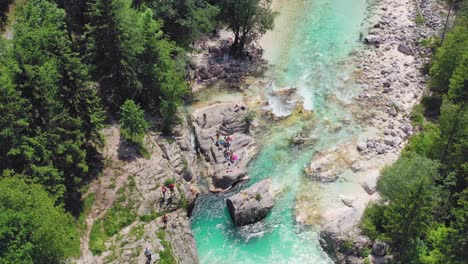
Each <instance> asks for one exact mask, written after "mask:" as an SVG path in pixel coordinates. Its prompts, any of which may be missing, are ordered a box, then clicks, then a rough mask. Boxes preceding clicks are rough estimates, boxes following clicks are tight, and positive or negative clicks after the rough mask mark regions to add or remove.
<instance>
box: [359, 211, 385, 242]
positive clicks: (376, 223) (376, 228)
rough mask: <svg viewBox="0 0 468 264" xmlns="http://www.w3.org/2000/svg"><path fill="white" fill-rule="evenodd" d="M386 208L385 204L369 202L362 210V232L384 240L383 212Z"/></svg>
mask: <svg viewBox="0 0 468 264" xmlns="http://www.w3.org/2000/svg"><path fill="white" fill-rule="evenodd" d="M386 208H387V207H386V206H385V205H381V204H379V203H371V204H369V206H367V208H366V210H365V211H364V215H363V217H362V220H361V225H360V227H361V230H362V231H363V232H364V234H365V235H366V236H368V237H369V238H371V239H373V240H375V239H377V238H379V239H382V240H384V237H383V236H382V235H383V234H384V233H385V228H384V225H385V224H386V219H385V216H384V212H385V209H386Z"/></svg>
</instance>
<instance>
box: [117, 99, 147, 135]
mask: <svg viewBox="0 0 468 264" xmlns="http://www.w3.org/2000/svg"><path fill="white" fill-rule="evenodd" d="M120 125H121V126H122V134H123V136H124V138H125V139H127V140H129V141H131V142H135V143H140V142H141V140H142V138H143V136H144V133H145V131H146V129H148V127H149V124H148V122H147V121H146V119H145V112H144V111H143V109H141V107H140V106H139V105H137V104H135V102H133V100H127V101H125V103H124V104H123V105H122V107H121V108H120Z"/></svg>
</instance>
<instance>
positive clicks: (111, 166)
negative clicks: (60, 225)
mask: <svg viewBox="0 0 468 264" xmlns="http://www.w3.org/2000/svg"><path fill="white" fill-rule="evenodd" d="M103 134H104V135H105V136H106V148H105V151H104V157H105V162H106V163H107V164H106V168H105V169H104V172H103V175H102V176H101V177H99V178H97V179H95V180H94V181H93V182H92V183H91V184H90V188H89V190H88V192H87V193H86V194H85V195H84V197H86V196H87V195H89V194H91V193H95V194H96V199H95V201H94V204H93V206H92V208H91V211H90V212H89V214H88V215H87V216H86V231H85V232H84V234H83V235H82V237H81V257H80V259H79V260H78V261H77V263H83V264H85V263H86V264H89V263H102V259H101V258H100V257H97V256H93V254H92V252H91V251H90V250H89V239H90V235H91V229H92V227H93V225H94V223H95V222H96V221H97V220H98V219H100V218H102V217H103V216H104V214H105V213H106V212H107V210H108V209H110V208H111V207H112V205H113V204H114V201H115V200H116V199H117V192H118V190H119V189H120V188H121V187H123V186H124V185H125V183H126V182H127V179H128V176H129V174H130V173H129V172H128V171H125V170H124V169H123V168H122V167H123V165H124V162H122V161H120V160H119V159H118V148H119V143H120V131H119V128H118V126H117V125H112V126H111V127H109V128H108V129H106V130H105V131H104V133H103Z"/></svg>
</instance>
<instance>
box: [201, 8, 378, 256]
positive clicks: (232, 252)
mask: <svg viewBox="0 0 468 264" xmlns="http://www.w3.org/2000/svg"><path fill="white" fill-rule="evenodd" d="M278 1H280V2H282V4H281V5H280V6H279V7H278V9H279V12H280V15H279V17H278V20H277V21H278V22H277V24H276V29H275V32H273V33H272V36H273V37H274V38H275V40H274V41H273V42H271V44H270V45H271V46H272V47H268V48H269V49H270V50H268V51H267V53H268V56H267V57H268V60H269V62H270V63H271V64H273V65H274V66H273V67H271V68H270V70H269V71H268V73H266V76H264V77H262V79H263V82H258V83H259V84H258V86H259V87H257V90H263V91H264V92H263V94H265V93H266V94H268V91H271V90H275V89H279V88H284V87H292V86H294V87H296V88H297V91H298V94H299V95H300V97H301V98H302V102H303V106H304V108H305V109H307V110H311V111H312V112H313V113H314V114H313V118H300V117H299V118H296V119H294V120H293V121H290V122H286V121H285V122H278V123H274V124H271V125H269V126H267V129H266V130H265V131H263V132H262V136H261V138H257V142H258V144H259V149H260V151H259V154H258V155H257V157H256V158H255V159H254V160H253V161H252V162H251V164H250V165H249V171H248V175H249V177H250V180H249V181H248V182H246V183H243V184H240V185H238V186H236V187H235V188H234V189H233V190H231V191H230V192H228V193H224V194H205V195H201V196H200V197H199V199H197V203H196V205H195V208H194V210H193V214H192V229H193V233H194V236H195V240H196V244H197V249H198V254H199V258H200V263H202V264H212V263H213V264H214V263H216V264H224V263H232V264H236V263H242V264H244V263H245V264H250V263H256V264H263V263H315V264H321V263H331V261H330V259H329V258H328V256H327V255H326V254H325V253H324V252H323V251H322V249H321V248H320V245H319V242H318V232H317V226H316V225H310V226H304V225H301V224H298V223H297V222H296V220H295V205H296V199H297V197H298V196H299V195H300V194H301V192H304V191H309V192H316V199H317V201H319V202H316V203H313V202H311V204H312V205H314V206H316V208H312V209H314V210H318V211H320V208H321V207H323V206H326V204H324V203H322V202H320V199H321V197H323V196H326V194H324V193H321V192H320V191H321V189H320V188H310V189H309V190H307V189H306V190H304V186H307V184H306V182H307V181H309V180H308V179H306V177H305V176H304V167H305V166H307V165H308V164H309V163H310V160H311V158H312V157H313V155H314V153H315V152H316V151H318V150H321V149H325V148H330V147H333V146H334V145H336V144H338V143H339V142H342V141H343V140H346V139H349V137H351V136H353V135H356V134H358V133H359V129H360V128H359V125H358V124H357V122H354V121H353V119H352V116H351V114H350V111H349V109H347V105H348V104H349V103H350V102H351V100H352V97H353V96H354V95H355V94H356V93H357V92H358V90H359V89H358V88H357V86H356V85H354V84H353V82H352V81H351V74H352V71H353V70H354V69H355V68H354V65H353V63H352V60H351V59H349V57H350V53H352V52H353V51H354V50H356V49H359V48H361V45H360V44H359V43H360V42H359V36H360V32H362V30H363V27H364V26H363V23H364V21H365V18H366V16H367V8H368V6H369V3H368V2H367V1H366V0H282V1H281V0H278ZM283 10H285V11H284V13H282V12H283ZM275 33H277V34H275ZM275 45H277V47H275ZM261 85H263V86H261ZM265 91H266V92H265ZM265 97H266V100H269V102H270V104H269V105H270V108H271V110H272V112H273V113H275V114H277V115H285V111H287V110H285V109H286V108H285V107H284V106H283V105H281V102H278V101H276V100H275V98H268V96H265ZM298 134H300V135H301V136H303V137H309V138H313V139H314V144H313V145H311V146H308V147H303V148H301V147H297V146H294V145H292V144H290V139H291V138H292V137H294V136H297V135H298ZM267 177H270V178H271V179H272V182H273V186H274V189H275V191H276V192H278V193H279V194H278V196H277V198H276V204H275V207H274V208H273V209H272V211H271V213H270V214H269V215H268V216H267V218H266V219H265V220H264V221H261V222H259V223H257V224H254V225H251V226H246V227H241V228H236V227H234V225H233V224H232V222H231V219H230V217H229V213H228V211H227V209H226V205H225V202H224V199H225V198H226V197H227V196H230V195H232V194H233V193H235V192H237V191H239V190H240V189H242V188H245V187H248V186H250V185H252V184H254V183H255V182H258V181H260V180H262V179H264V178H267ZM322 191H323V189H322Z"/></svg>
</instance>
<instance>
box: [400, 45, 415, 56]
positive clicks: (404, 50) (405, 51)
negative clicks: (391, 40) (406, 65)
mask: <svg viewBox="0 0 468 264" xmlns="http://www.w3.org/2000/svg"><path fill="white" fill-rule="evenodd" d="M398 51H399V52H401V53H403V54H405V55H413V54H414V52H413V50H412V49H411V48H410V47H409V46H408V45H405V44H400V45H398Z"/></svg>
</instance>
